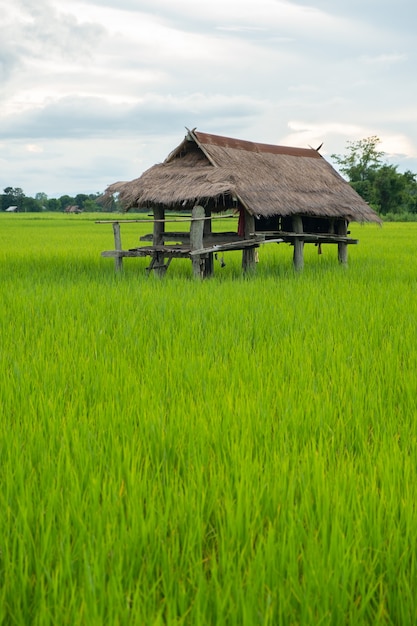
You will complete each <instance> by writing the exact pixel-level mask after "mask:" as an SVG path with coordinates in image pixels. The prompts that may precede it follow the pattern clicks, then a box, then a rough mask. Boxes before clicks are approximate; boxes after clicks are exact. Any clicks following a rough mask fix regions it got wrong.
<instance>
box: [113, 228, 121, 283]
mask: <svg viewBox="0 0 417 626" xmlns="http://www.w3.org/2000/svg"><path fill="white" fill-rule="evenodd" d="M113 233H114V249H115V250H121V249H122V236H121V234H120V224H119V222H113ZM114 269H115V270H116V272H120V271H121V270H122V269H123V257H122V256H115V257H114Z"/></svg>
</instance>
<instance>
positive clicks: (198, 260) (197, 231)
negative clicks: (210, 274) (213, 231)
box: [190, 204, 205, 278]
mask: <svg viewBox="0 0 417 626" xmlns="http://www.w3.org/2000/svg"><path fill="white" fill-rule="evenodd" d="M191 217H192V221H191V226H190V247H191V250H201V249H202V248H203V233H204V219H201V218H204V207H202V206H200V205H198V204H197V205H196V206H195V207H194V208H193V210H192V214H191ZM191 262H192V264H193V274H194V276H195V278H203V276H204V266H205V262H204V259H203V258H202V256H201V255H200V254H195V255H194V256H193V257H192V258H191Z"/></svg>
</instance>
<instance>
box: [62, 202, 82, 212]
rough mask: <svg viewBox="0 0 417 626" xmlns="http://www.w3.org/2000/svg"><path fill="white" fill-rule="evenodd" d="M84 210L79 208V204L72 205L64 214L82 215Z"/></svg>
mask: <svg viewBox="0 0 417 626" xmlns="http://www.w3.org/2000/svg"><path fill="white" fill-rule="evenodd" d="M82 212H83V211H82V209H80V207H79V206H78V204H70V205H68V206H67V207H66V208H65V211H64V213H82Z"/></svg>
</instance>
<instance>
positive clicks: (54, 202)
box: [46, 198, 61, 211]
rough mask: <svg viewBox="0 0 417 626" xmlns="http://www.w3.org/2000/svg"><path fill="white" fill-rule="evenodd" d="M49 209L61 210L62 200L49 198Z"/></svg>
mask: <svg viewBox="0 0 417 626" xmlns="http://www.w3.org/2000/svg"><path fill="white" fill-rule="evenodd" d="M46 209H47V210H48V211H61V201H60V200H58V198H49V199H48V200H47V203H46Z"/></svg>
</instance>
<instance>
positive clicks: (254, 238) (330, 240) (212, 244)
mask: <svg viewBox="0 0 417 626" xmlns="http://www.w3.org/2000/svg"><path fill="white" fill-rule="evenodd" d="M164 216H165V214H164V211H163V210H162V209H160V208H158V207H155V209H154V219H153V220H152V223H153V232H152V233H149V234H147V235H143V236H142V237H140V239H139V241H141V242H148V241H149V242H152V244H151V245H146V246H138V247H135V248H129V249H128V250H123V248H122V242H121V235H120V223H121V222H123V221H125V220H117V221H113V220H112V221H110V220H109V221H107V222H104V221H99V222H98V223H101V224H103V223H109V224H112V227H113V232H114V243H115V249H114V250H105V251H103V252H102V253H101V256H103V257H110V258H113V259H114V260H115V268H116V270H121V269H122V261H123V258H140V257H150V258H151V262H150V264H149V266H148V267H147V268H146V269H147V271H148V272H149V271H151V270H155V272H156V273H157V274H159V275H163V274H164V273H165V272H166V270H167V269H168V267H169V265H170V263H171V261H172V259H175V258H178V259H187V258H188V259H190V260H191V263H192V266H193V273H194V275H195V276H196V277H200V278H202V277H206V276H210V275H211V274H212V273H213V257H214V255H215V254H216V253H218V252H220V253H222V252H228V251H233V250H242V267H243V270H244V271H248V270H251V269H253V268H254V267H255V263H256V261H257V257H256V254H255V249H256V248H259V246H261V245H265V244H270V243H277V244H279V243H288V244H290V245H292V246H293V248H294V254H293V263H294V267H295V269H296V270H300V269H302V267H303V264H304V257H303V247H304V244H306V243H312V244H315V245H316V246H318V247H319V252H320V251H321V244H337V246H338V258H339V261H340V262H341V263H342V264H346V263H347V245H348V244H357V243H358V240H357V239H351V238H350V237H348V236H347V235H348V231H347V222H346V221H345V220H341V221H340V223H337V224H336V225H335V228H334V229H333V227H332V231H333V230H335V231H336V232H330V233H326V232H323V233H318V232H304V230H303V222H302V217H301V216H299V215H295V216H293V218H292V228H293V230H292V231H284V230H276V231H271V230H265V231H256V230H255V223H256V220H255V218H254V216H253V215H250V214H249V213H246V215H245V228H244V236H241V235H240V234H237V233H236V232H233V231H227V232H219V233H218V232H212V230H211V219H215V218H211V216H207V215H206V212H205V209H204V208H203V207H202V206H198V205H197V206H195V207H194V209H193V212H192V215H191V217H189V218H188V217H187V218H179V219H175V220H165V219H164ZM217 219H218V218H217ZM126 221H127V222H128V223H130V224H131V223H132V222H134V221H138V222H139V221H140V222H144V221H149V220H126ZM172 221H179V222H183V221H188V222H189V223H190V230H189V231H171V232H170V231H165V224H166V223H168V222H172Z"/></svg>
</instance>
